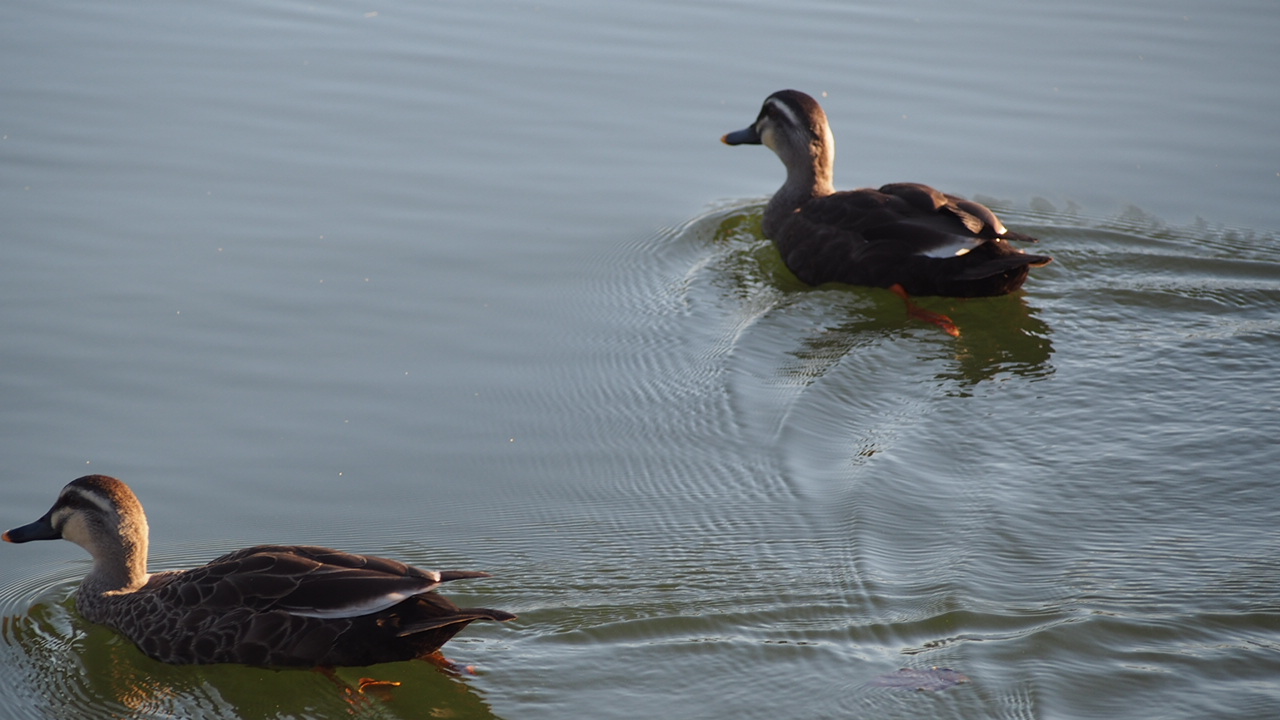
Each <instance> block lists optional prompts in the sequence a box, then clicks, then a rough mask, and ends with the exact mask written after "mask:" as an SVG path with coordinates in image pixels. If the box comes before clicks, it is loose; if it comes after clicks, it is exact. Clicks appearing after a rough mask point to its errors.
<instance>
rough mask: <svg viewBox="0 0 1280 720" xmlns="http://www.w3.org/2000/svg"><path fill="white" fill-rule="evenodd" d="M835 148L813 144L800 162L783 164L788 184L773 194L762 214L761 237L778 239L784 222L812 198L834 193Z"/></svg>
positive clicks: (826, 144)
mask: <svg viewBox="0 0 1280 720" xmlns="http://www.w3.org/2000/svg"><path fill="white" fill-rule="evenodd" d="M835 154H836V153H835V144H834V143H831V142H827V143H814V145H813V147H811V148H809V152H808V153H807V156H806V157H804V158H801V161H800V162H785V161H784V164H785V165H786V167H787V181H786V182H785V183H783V184H782V187H781V188H779V189H778V192H776V193H774V194H773V197H772V198H771V199H770V200H769V204H768V205H767V206H765V210H764V233H765V235H766V236H768V237H777V232H778V231H779V230H780V229H781V228H782V225H783V223H785V222H786V221H787V218H789V217H791V215H792V214H793V213H795V211H796V210H798V209H800V207H801V206H802V205H804V204H805V203H807V202H809V201H810V200H813V199H814V198H820V197H826V196H827V195H830V194H832V193H834V192H835V186H834V185H833V184H832V176H833V172H832V169H833V168H834V167H835Z"/></svg>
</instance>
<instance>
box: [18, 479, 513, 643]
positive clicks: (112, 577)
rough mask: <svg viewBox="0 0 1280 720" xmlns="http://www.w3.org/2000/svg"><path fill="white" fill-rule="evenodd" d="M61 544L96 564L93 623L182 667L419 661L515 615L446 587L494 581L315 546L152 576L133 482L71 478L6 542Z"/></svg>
mask: <svg viewBox="0 0 1280 720" xmlns="http://www.w3.org/2000/svg"><path fill="white" fill-rule="evenodd" d="M59 538H62V539H66V540H70V541H71V542H73V543H75V544H77V545H79V546H80V547H82V548H84V549H85V550H87V551H88V552H89V554H90V555H91V556H92V557H93V567H92V569H91V570H90V571H89V573H88V574H87V575H86V576H85V578H84V580H83V581H82V582H81V583H80V587H79V588H78V589H77V591H76V596H75V597H76V600H75V602H76V608H77V610H78V611H79V612H80V614H81V615H82V616H84V618H85V619H86V620H89V621H90V622H94V623H98V624H101V625H106V626H109V627H111V628H113V629H115V630H116V631H117V632H119V633H121V634H122V635H124V636H125V637H127V638H128V639H129V640H130V641H132V642H133V643H134V644H135V645H137V647H138V648H139V649H140V650H141V651H142V652H143V653H144V654H146V655H148V656H149V657H151V658H153V659H155V660H159V661H161V662H165V663H171V664H177V665H189V664H213V663H238V664H243V665H256V666H263V667H318V668H333V667H345V666H367V665H374V664H377V663H384V662H393V661H400V660H411V659H415V658H424V659H428V660H436V661H437V662H441V661H442V662H441V664H446V665H447V664H448V661H444V660H443V656H440V655H439V652H438V651H439V649H440V647H441V646H442V645H444V644H445V643H446V642H448V641H449V640H450V639H451V638H453V636H454V635H456V634H457V633H458V632H459V631H460V630H462V629H463V628H464V627H466V626H467V625H468V624H470V623H471V622H472V621H475V620H494V621H497V622H505V621H508V620H513V619H515V617H516V616H515V615H513V614H511V613H508V612H504V611H502V610H490V609H487V608H460V607H458V606H457V605H454V604H453V603H452V602H451V601H450V600H449V599H448V598H445V597H444V596H442V595H440V594H438V593H436V592H435V589H436V588H437V587H439V586H440V585H441V584H442V583H445V582H449V581H452V580H460V579H464V578H483V577H489V574H488V573H484V572H478V571H468V570H446V571H435V570H422V569H419V568H416V567H413V566H411V565H406V564H405V563H402V562H398V561H396V560H391V559H388V558H382V557H375V556H371V555H356V554H353V553H348V552H343V551H341V550H334V549H332V548H327V547H319V546H314V545H257V546H254V547H249V548H245V549H243V550H236V551H235V552H231V553H228V554H226V555H223V556H221V557H219V558H217V559H215V560H213V561H211V562H209V563H208V564H206V565H202V566H200V567H197V568H192V569H189V570H175V571H168V572H158V573H154V574H149V573H148V572H147V548H148V542H149V539H148V526H147V517H146V514H145V513H144V512H143V509H142V503H141V502H139V500H138V497H137V496H136V495H135V494H134V493H133V491H132V490H131V489H130V488H129V486H128V485H126V484H125V483H123V482H121V481H120V480H117V479H115V478H113V477H108V476H106V475H86V476H84V477H81V478H78V479H76V480H73V481H72V482H71V483H69V484H68V485H67V486H66V487H64V488H63V489H62V491H61V492H60V493H59V494H58V499H57V501H55V502H54V504H53V507H51V508H50V509H49V511H48V512H46V513H45V514H44V515H43V516H42V517H41V518H40V519H39V520H36V521H35V522H33V523H30V524H28V525H23V526H22V527H18V528H14V529H12V530H9V531H7V532H5V533H4V534H3V539H4V540H6V541H8V542H11V543H25V542H29V541H32V540H56V539H59Z"/></svg>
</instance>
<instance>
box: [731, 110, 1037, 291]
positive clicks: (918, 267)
mask: <svg viewBox="0 0 1280 720" xmlns="http://www.w3.org/2000/svg"><path fill="white" fill-rule="evenodd" d="M721 141H722V142H724V143H725V144H726V145H764V146H766V147H768V148H769V149H771V150H773V151H774V153H776V154H777V156H778V158H779V159H780V160H782V164H783V165H784V166H785V167H786V170H787V178H786V182H784V183H783V184H782V187H781V188H780V189H779V190H778V191H777V192H776V193H774V195H773V196H772V197H771V198H770V200H769V202H768V204H767V205H766V206H765V209H764V221H763V230H764V234H765V236H766V237H767V238H769V239H770V240H771V241H773V243H774V245H776V246H777V248H778V252H779V253H780V254H781V256H782V260H783V262H784V263H785V264H786V266H787V268H788V269H790V270H791V272H792V273H794V274H795V276H796V277H797V278H799V279H800V280H801V281H802V282H804V283H806V284H808V285H814V286H816V285H822V284H825V283H831V282H836V283H845V284H850V285H862V286H871V287H883V288H890V289H892V290H894V291H895V292H897V293H898V294H899V295H901V296H903V297H904V299H905V298H907V297H908V296H918V295H941V296H951V297H984V296H994V295H1004V294H1007V293H1011V292H1013V291H1015V290H1017V289H1018V288H1020V287H1022V284H1023V283H1024V282H1025V281H1026V279H1027V275H1028V273H1029V271H1030V268H1033V267H1041V266H1043V265H1046V264H1048V263H1049V262H1050V261H1051V260H1052V258H1051V257H1049V256H1047V255H1031V254H1028V253H1026V252H1024V251H1023V250H1020V249H1018V248H1015V247H1013V246H1012V245H1011V244H1010V242H1011V241H1012V242H1035V241H1036V238H1033V237H1031V236H1029V235H1024V234H1022V233H1019V232H1015V231H1013V230H1009V229H1008V228H1006V227H1005V226H1004V223H1002V222H1000V219H999V218H998V217H996V214H995V213H994V212H992V211H991V209H990V208H987V207H986V206H985V205H982V204H980V203H977V202H973V201H971V200H965V199H964V198H961V197H957V196H955V195H949V194H947V193H943V192H941V191H939V190H936V189H934V188H932V187H930V186H928V185H921V184H919V183H891V184H888V185H883V186H881V187H880V188H878V189H874V190H873V189H870V188H864V189H860V190H845V191H841V192H837V191H836V190H835V188H834V186H833V182H832V178H833V171H834V168H835V137H834V135H833V134H832V132H831V126H830V124H829V123H828V122H827V114H826V112H824V111H823V109H822V106H821V105H819V104H818V102H817V101H816V100H814V99H813V98H812V97H811V96H809V95H807V94H805V93H803V92H800V91H798V90H780V91H778V92H775V93H773V94H772V95H770V96H769V97H767V98H765V101H764V104H763V106H762V107H761V109H760V114H759V116H758V117H757V118H756V120H755V122H754V123H752V124H751V125H750V126H748V127H746V128H744V129H742V130H737V131H735V132H730V133H728V134H726V135H724V136H723V137H721ZM908 302H909V301H908Z"/></svg>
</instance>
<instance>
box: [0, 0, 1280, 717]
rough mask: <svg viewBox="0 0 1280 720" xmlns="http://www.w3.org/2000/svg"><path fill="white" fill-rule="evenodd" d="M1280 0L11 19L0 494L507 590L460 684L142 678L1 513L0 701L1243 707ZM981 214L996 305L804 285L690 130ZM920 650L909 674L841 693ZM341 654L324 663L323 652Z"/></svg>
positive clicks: (339, 706) (191, 705)
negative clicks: (364, 558) (807, 116)
mask: <svg viewBox="0 0 1280 720" xmlns="http://www.w3.org/2000/svg"><path fill="white" fill-rule="evenodd" d="M1278 26H1280V16H1277V15H1276V14H1275V13H1274V12H1272V11H1271V10H1270V8H1269V6H1268V5H1267V4H1266V3H1262V2H1255V3H1247V2H1228V3H1225V4H1224V3H1217V4H1214V5H1212V6H1211V7H1210V6H1208V5H1206V4H1204V3H1195V2H1189V1H1184V2H1180V3H1175V5H1173V6H1170V5H1169V4H1167V3H1162V4H1157V3H1139V4H1136V5H1135V4H1128V5H1126V6H1125V7H1124V8H1119V7H1118V6H1113V5H1112V4H1106V3H1090V4H1086V5H1084V6H1081V5H1079V4H1077V5H1073V6H1071V7H1070V8H1067V7H1061V8H1059V7H1051V6H1047V5H1042V4H1028V3H1025V2H1012V1H1009V2H999V1H996V0H987V1H985V2H982V3H979V4H978V5H976V6H974V7H964V8H961V7H957V6H953V5H949V4H944V3H933V2H923V1H916V2H904V3H896V4H892V5H869V4H867V5H861V4H830V3H821V2H804V3H792V4H787V5H784V4H780V3H779V4H771V3H763V4H746V3H732V4H727V5H725V4H705V3H671V4H661V3H659V4H648V5H643V6H627V7H623V6H616V7H613V6H591V5H585V4H578V3H569V2H564V3H551V4H546V3H543V4H537V5H533V4H525V3H517V2H494V3H449V4H442V3H435V4H417V5H392V6H378V5H376V4H375V5H369V6H361V5H351V4H348V3H320V4H303V3H268V4H265V5H264V4H262V3H235V2H229V3H228V2H224V3H210V4H204V5H192V6H183V5H174V4H168V3H154V2H127V3H123V4H121V3H114V4H111V5H109V6H108V5H101V4H91V3H78V4H73V5H69V6H58V7H52V6H47V5H42V4H37V3H29V2H20V3H17V4H15V5H13V7H12V8H10V11H9V12H8V13H6V17H5V18H4V19H3V20H0V33H2V34H3V36H4V40H5V41H4V42H3V43H0V59H3V63H0V65H2V66H3V67H6V68H9V70H7V71H6V72H4V73H0V95H2V96H3V97H4V98H5V100H4V102H3V104H2V105H0V158H2V160H0V217H4V218H5V221H4V225H5V230H4V240H3V246H2V247H3V250H0V252H2V253H3V256H2V257H3V259H2V261H0V281H2V284H0V287H2V288H3V290H0V292H2V293H3V295H0V298H2V299H3V302H0V332H2V334H3V338H4V340H3V343H0V384H2V386H0V397H2V398H3V405H2V406H0V407H2V408H3V409H2V410H0V450H2V451H3V457H4V458H5V462H6V468H5V471H4V473H3V479H2V480H0V509H2V511H3V513H4V515H5V517H4V518H3V519H0V525H3V526H4V527H6V528H7V527H11V526H14V525H17V524H20V523H25V522H27V521H30V520H32V519H34V518H35V517H36V516H38V515H39V514H40V513H42V512H44V510H45V509H46V508H47V507H48V505H49V503H50V502H51V501H52V499H53V498H54V496H55V494H56V492H57V490H58V488H60V487H61V486H62V485H63V484H64V483H66V482H67V481H69V480H71V479H73V478H75V477H77V476H78V475H82V474H85V473H87V472H103V473H108V474H113V475H116V476H118V477H121V478H122V479H124V480H125V481H126V482H129V483H130V484H131V485H132V486H133V487H134V488H135V490H136V491H137V492H138V494H139V495H140V497H141V498H142V500H143V502H144V504H145V505H146V507H147V509H148V511H149V514H150V519H151V527H152V539H153V543H152V545H153V562H152V566H153V568H156V569H159V568H174V567H187V566H191V565H195V564H199V563H201V562H204V561H205V560H208V559H210V558H212V557H213V556H215V555H217V554H219V553H220V552H223V551H225V550H229V549H232V548H235V547H240V546H244V545H248V544H252V543H258V542H314V543H323V544H330V545H336V546H341V547H343V548H346V549H351V550H356V551H362V552H374V553H379V554H385V555H390V556H394V557H397V558H399V559H403V560H406V561H410V562H414V563H416V564H421V565H425V566H428V567H442V568H443V567H457V568H465V569H483V570H487V571H490V572H492V573H493V574H494V577H493V578H492V579H490V580H486V581H483V582H472V583H468V584H466V585H465V586H463V587H458V588H456V589H455V590H454V591H453V592H451V595H452V596H454V597H455V598H457V599H458V600H460V601H464V602H469V603H474V604H483V605H487V606H491V607H498V608H503V609H507V610H511V611H513V612H516V613H519V614H520V620H519V621H517V622H516V623H512V624H508V625H506V626H492V625H489V626H485V625H475V626H472V627H471V628H469V629H468V630H467V632H466V633H465V634H464V635H462V636H460V637H459V638H458V640H456V641H455V642H454V643H452V644H451V645H450V646H449V653H450V655H451V656H452V657H454V658H456V659H458V660H461V661H464V662H468V663H473V664H475V665H476V666H477V667H478V668H479V675H476V676H473V677H461V678H455V677H451V676H447V675H444V674H441V673H440V672H438V671H437V670H435V669H434V668H432V667H430V666H427V665H425V664H420V663H405V664H396V665H388V666H382V667H379V668H376V669H375V670H376V673H375V674H377V675H378V676H379V677H383V678H386V679H395V680H400V681H402V682H403V684H402V685H401V686H400V688H397V689H396V690H395V691H394V692H392V693H390V695H389V696H388V697H378V698H369V699H363V700H361V701H359V702H357V703H356V704H354V705H352V704H351V701H350V698H349V697H348V696H346V695H344V693H343V689H342V687H341V685H340V684H337V683H335V682H334V681H333V680H331V679H329V678H326V677H324V676H323V675H319V674H316V673H312V672H309V671H288V672H278V671H269V670H260V669H254V668H239V667H214V668H174V667H166V666H162V665H158V664H156V663H153V662H151V661H149V660H147V659H145V658H144V657H142V656H141V655H140V654H139V653H138V652H137V651H136V650H134V649H133V648H132V647H131V646H130V645H128V644H127V643H125V642H122V641H121V640H120V639H119V638H117V637H116V636H114V635H113V634H112V633H110V632H109V631H106V630H103V629H101V628H96V627H92V626H88V625H86V624H85V623H83V621H81V620H80V619H79V618H78V617H77V616H76V615H75V614H74V613H73V612H72V611H71V609H70V604H69V600H68V598H69V595H70V593H71V592H72V590H73V588H74V587H75V582H76V580H77V578H78V577H80V576H81V575H82V574H83V573H84V571H85V569H86V567H87V558H85V557H84V555H83V553H82V552H81V551H80V550H79V549H77V548H75V547H74V546H71V545H69V544H67V543H38V544H34V545H23V546H9V545H5V546H4V547H0V614H2V615H3V622H2V624H0V716H5V717H14V718H21V719H25V718H66V717H138V718H153V717H154V718H158V717H210V718H284V717H316V718H328V717H348V716H350V715H351V714H352V713H354V714H355V716H357V717H370V718H378V717H405V718H418V717H467V718H472V717H474V718H483V717H501V718H513V719H514V718H539V717H596V718H601V717H616V718H636V717H648V716H654V717H678V718H725V717H748V718H752V717H758V718H775V717H832V718H834V717H883V718H895V717H902V718H917V717H937V718H989V717H1008V718H1024V717H1025V718H1032V717H1035V718H1098V717H1107V718H1152V717H1160V718H1196V719H1199V718H1205V717H1214V718H1258V717H1268V716H1272V715H1277V714H1280V680H1278V678H1280V561H1278V560H1277V559H1276V558H1277V556H1278V553H1277V549H1280V548H1278V542H1280V540H1278V538H1277V531H1276V529H1275V528H1276V527H1278V526H1280V500H1277V499H1276V498H1277V493H1276V491H1275V490H1276V487H1277V482H1278V479H1277V475H1276V471H1275V469H1274V468H1275V467H1277V466H1278V465H1280V451H1278V450H1277V447H1276V442H1275V438H1276V435H1277V431H1278V430H1280V421H1278V420H1277V409H1278V408H1277V405H1278V404H1280V380H1278V379H1277V378H1280V373H1278V372H1277V362H1278V361H1277V358H1280V241H1277V238H1276V232H1277V231H1278V230H1280V210H1277V208H1280V203H1277V200H1280V174H1278V173H1280V156H1278V155H1277V152H1276V146H1275V143H1274V137H1275V132H1274V131H1275V118H1276V117H1280V112H1278V111H1280V96H1277V95H1276V94H1275V93H1273V92H1270V91H1269V90H1270V88H1271V86H1272V85H1273V84H1274V83H1273V82H1272V81H1271V80H1270V79H1269V73H1270V72H1271V71H1270V70H1269V68H1273V67H1275V61H1276V60H1277V59H1280V58H1277V54H1278V51H1277V47H1276V45H1275V42H1274V38H1275V37H1277V36H1280V27H1278ZM788 86H790V87H797V88H799V89H803V90H806V91H808V92H811V93H813V94H815V95H821V94H822V93H824V92H825V93H827V96H826V97H824V98H821V99H822V101H823V103H824V106H825V107H826V109H827V112H828V114H829V115H830V116H831V118H832V122H833V125H834V128H835V132H836V136H837V140H838V142H839V149H840V153H839V156H838V161H837V183H838V184H839V185H840V186H842V187H853V186H859V185H871V184H878V183H881V182H887V181H896V180H916V181H923V182H929V183H933V184H935V185H938V186H939V187H942V188H944V189H946V190H949V191H952V192H957V193H960V194H965V195H968V196H970V197H977V198H980V199H983V200H985V201H989V202H990V203H991V204H992V205H993V206H995V207H996V208H997V209H998V210H999V211H1000V212H1001V214H1002V216H1003V217H1004V218H1005V221H1006V222H1007V223H1008V224H1009V225H1011V226H1014V227H1016V228H1018V229H1020V230H1023V231H1026V232H1030V233H1032V234H1035V235H1038V236H1039V237H1040V238H1041V239H1042V241H1041V246H1040V248H1039V250H1043V251H1044V252H1047V253H1048V254H1051V255H1053V256H1054V257H1055V258H1056V260H1055V263H1054V264H1053V265H1051V266H1049V267H1046V268H1044V269H1042V270H1040V271H1037V272H1036V273H1035V274H1034V276H1033V278H1032V280H1031V281H1030V282H1029V283H1028V284H1027V287H1026V290H1025V291H1024V292H1023V293H1021V294H1018V295H1015V296H1012V297H1007V298H996V299H984V300H945V299H932V300H928V301H926V305H927V306H928V307H929V308H931V309H935V310H939V311H943V312H947V313H949V314H950V315H951V316H952V317H953V318H954V319H955V320H956V321H957V323H958V324H959V325H960V326H961V328H962V331H963V334H962V336H961V337H960V338H959V339H958V340H953V339H951V338H949V337H947V336H945V335H942V334H941V333H939V332H937V331H936V330H935V329H932V328H930V327H928V326H923V325H920V324H916V323H913V322H912V321H910V320H909V319H908V318H906V316H905V314H904V313H903V311H902V306H901V303H900V302H899V301H898V300H897V299H896V298H894V297H893V296H892V295H889V294H887V293H883V292H880V291H875V290H862V289H843V290H832V289H826V290H809V289H806V288H803V287H801V286H799V285H797V284H796V283H795V281H794V280H793V279H791V278H790V277H789V276H788V275H787V273H786V272H785V271H784V270H783V269H782V268H781V266H780V265H779V262H778V259H777V257H776V254H774V253H773V252H772V250H771V249H770V247H769V245H768V244H767V243H766V242H764V241H763V240H762V239H761V237H760V235H759V229H758V222H759V212H760V206H761V203H762V201H763V198H764V197H765V196H766V195H767V194H768V193H769V192H771V191H772V190H773V189H774V188H775V187H776V186H777V185H778V184H779V183H780V180H781V167H780V165H778V163H777V161H776V159H774V158H773V157H772V155H771V154H769V153H768V152H767V151H765V150H761V149H759V148H755V149H748V148H726V147H724V146H722V145H720V144H719V143H718V142H717V139H718V137H719V136H720V134H722V133H723V132H725V131H727V130H731V129H736V128H738V127H742V126H743V125H745V124H746V123H747V122H749V121H750V120H751V119H752V118H753V117H754V116H755V113H756V111H757V109H758V106H759V103H760V101H761V100H762V99H763V98H764V97H765V95H767V94H768V93H769V92H771V91H773V90H777V89H780V88H782V87H788ZM932 666H940V667H949V668H954V669H956V670H958V671H960V672H962V673H964V674H965V675H966V676H968V677H969V678H970V682H969V683H966V684H964V685H960V686H958V687H954V688H951V689H948V690H945V691H941V692H919V693H917V692H904V691H901V690H896V689H893V688H886V687H881V686H879V685H877V684H876V682H875V679H876V678H877V677H879V676H881V675H883V674H885V673H891V672H894V671H896V670H898V669H899V668H904V667H905V668H916V669H920V668H928V667H932ZM365 674H368V673H367V672H366V671H362V670H350V671H342V672H341V673H340V674H339V676H340V679H342V680H346V681H352V680H354V679H356V678H358V677H360V676H361V675H365Z"/></svg>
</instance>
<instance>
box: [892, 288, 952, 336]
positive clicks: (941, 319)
mask: <svg viewBox="0 0 1280 720" xmlns="http://www.w3.org/2000/svg"><path fill="white" fill-rule="evenodd" d="M889 290H890V291H892V292H893V294H894V295H897V296H898V297H900V298H902V300H903V302H905V303H906V304H907V314H908V315H910V316H911V317H913V318H915V319H917V320H923V321H925V322H927V323H929V324H931V325H937V326H938V327H940V328H942V331H943V332H945V333H946V334H948V335H950V336H951V337H960V328H958V327H956V324H955V323H954V322H952V320H951V318H949V317H947V316H946V315H943V314H942V313H936V312H933V311H932V310H925V309H924V308H922V307H920V306H919V305H916V304H915V303H913V302H911V295H909V294H908V293H907V290H906V288H904V287H902V285H900V284H898V283H894V284H893V285H891V286H890V287H889Z"/></svg>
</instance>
